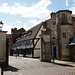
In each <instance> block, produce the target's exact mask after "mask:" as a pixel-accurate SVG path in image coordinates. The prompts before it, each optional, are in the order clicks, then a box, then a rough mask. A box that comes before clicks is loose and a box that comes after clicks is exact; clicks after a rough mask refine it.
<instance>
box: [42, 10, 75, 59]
mask: <svg viewBox="0 0 75 75" xmlns="http://www.w3.org/2000/svg"><path fill="white" fill-rule="evenodd" d="M45 22H46V26H45V28H46V29H49V30H50V51H51V56H50V57H51V59H52V58H53V59H55V58H56V59H59V60H71V53H70V52H71V51H70V48H69V43H70V42H71V39H72V38H73V37H74V34H75V17H74V16H73V15H72V11H70V10H59V11H57V12H56V13H54V12H52V13H51V19H49V20H46V21H45ZM45 32H47V31H45ZM45 51H46V50H45ZM42 55H43V54H42Z"/></svg>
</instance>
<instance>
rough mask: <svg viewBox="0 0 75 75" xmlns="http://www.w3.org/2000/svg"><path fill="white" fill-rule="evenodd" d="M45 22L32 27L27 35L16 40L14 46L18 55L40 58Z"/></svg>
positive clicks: (23, 34) (22, 35)
mask: <svg viewBox="0 0 75 75" xmlns="http://www.w3.org/2000/svg"><path fill="white" fill-rule="evenodd" d="M42 25H43V22H42V23H40V24H38V25H36V26H34V27H32V28H31V29H29V30H28V31H26V32H25V33H22V34H21V36H20V37H17V38H16V40H17V41H16V42H15V43H14V45H13V50H15V49H16V50H17V52H18V55H20V54H22V55H23V56H28V57H40V46H41V43H40V36H39V35H40V34H41V29H42Z"/></svg>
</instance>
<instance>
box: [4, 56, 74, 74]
mask: <svg viewBox="0 0 75 75" xmlns="http://www.w3.org/2000/svg"><path fill="white" fill-rule="evenodd" d="M9 65H10V67H9V68H8V71H5V72H4V75H75V67H70V66H61V65H57V64H53V63H47V62H40V61H39V59H33V58H23V57H18V58H16V57H11V56H10V57H9Z"/></svg>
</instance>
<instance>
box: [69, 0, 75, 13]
mask: <svg viewBox="0 0 75 75" xmlns="http://www.w3.org/2000/svg"><path fill="white" fill-rule="evenodd" d="M73 2H74V3H73V5H72V6H71V7H70V9H69V10H71V11H72V14H75V0H74V1H73Z"/></svg>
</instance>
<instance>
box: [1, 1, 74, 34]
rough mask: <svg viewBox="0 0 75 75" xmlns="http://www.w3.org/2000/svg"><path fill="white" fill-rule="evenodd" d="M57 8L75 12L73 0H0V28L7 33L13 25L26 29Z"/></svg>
mask: <svg viewBox="0 0 75 75" xmlns="http://www.w3.org/2000/svg"><path fill="white" fill-rule="evenodd" d="M59 10H71V11H72V14H75V0H0V21H2V22H3V23H4V25H3V28H2V30H3V31H8V34H10V33H11V28H15V27H16V28H17V29H20V28H22V27H23V28H24V29H25V30H28V29H30V28H31V27H33V26H35V25H37V24H39V23H41V22H42V21H45V20H48V19H50V13H51V12H57V11H59Z"/></svg>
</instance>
